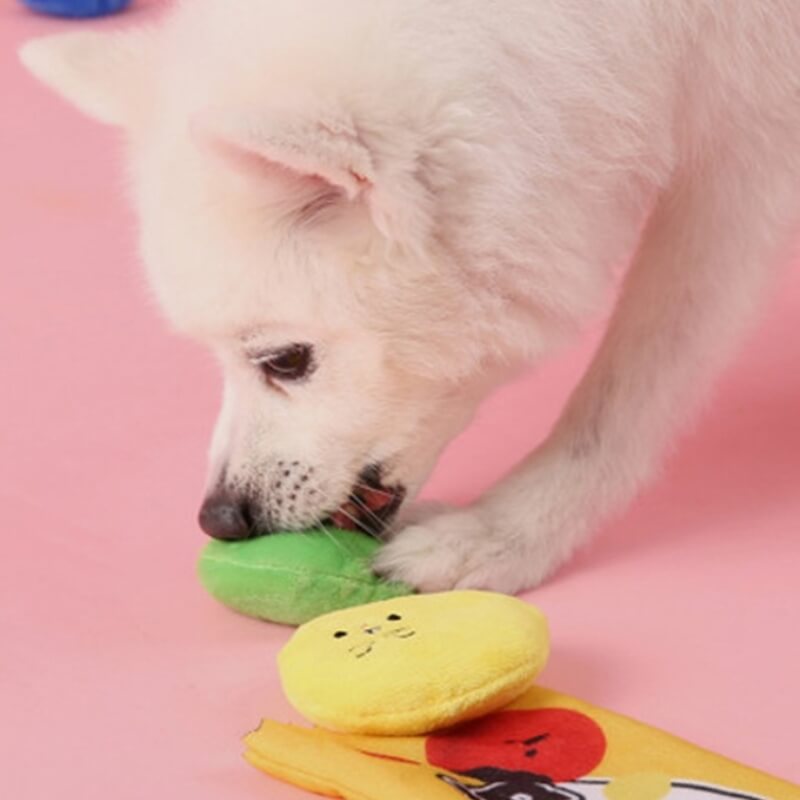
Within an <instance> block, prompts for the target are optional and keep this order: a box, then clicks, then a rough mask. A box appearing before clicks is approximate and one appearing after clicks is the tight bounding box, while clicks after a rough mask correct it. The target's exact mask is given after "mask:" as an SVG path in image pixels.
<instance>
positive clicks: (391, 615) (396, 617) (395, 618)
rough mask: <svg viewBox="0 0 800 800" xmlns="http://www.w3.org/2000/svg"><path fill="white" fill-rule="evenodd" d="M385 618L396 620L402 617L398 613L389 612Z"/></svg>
mask: <svg viewBox="0 0 800 800" xmlns="http://www.w3.org/2000/svg"><path fill="white" fill-rule="evenodd" d="M386 619H388V620H391V621H392V622H397V621H398V620H400V619H403V618H402V617H401V616H400V615H399V614H389V616H388V617H386Z"/></svg>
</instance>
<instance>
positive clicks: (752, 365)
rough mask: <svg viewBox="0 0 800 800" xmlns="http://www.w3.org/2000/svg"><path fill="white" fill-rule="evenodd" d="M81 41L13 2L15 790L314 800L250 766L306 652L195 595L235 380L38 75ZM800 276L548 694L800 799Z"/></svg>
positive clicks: (106, 137) (557, 391)
mask: <svg viewBox="0 0 800 800" xmlns="http://www.w3.org/2000/svg"><path fill="white" fill-rule="evenodd" d="M148 5H151V6H152V5H154V4H153V3H151V4H147V3H143V2H140V3H139V4H138V11H137V12H134V13H131V14H130V15H129V18H130V19H135V18H137V17H138V18H142V17H144V16H146V14H148V13H149V12H150V10H151V9H148V8H147V6H148ZM80 24H85V23H80ZM104 24H109V23H104ZM110 24H117V23H116V22H112V23H110ZM63 27H65V23H62V22H56V21H51V20H46V19H42V18H34V17H32V16H29V15H28V14H26V13H25V12H24V11H22V10H20V8H19V7H18V5H17V4H16V3H15V2H13V1H12V0H0V98H2V112H0V113H1V114H2V122H0V159H1V160H0V176H2V184H1V185H2V190H1V194H0V264H1V266H0V348H1V350H2V358H0V386H2V389H3V391H2V400H0V403H2V413H1V414H0V509H2V511H1V513H0V518H1V519H2V527H3V534H2V536H3V550H2V556H1V557H0V593H1V594H2V596H1V597H0V624H1V625H2V631H0V635H1V636H2V639H0V641H2V644H1V645H0V763H1V764H2V768H1V769H2V771H1V772H0V775H1V776H2V777H0V786H2V793H3V796H5V797H9V798H15V799H16V800H27V799H28V798H32V799H33V798H35V799H36V800H38V799H39V798H44V797H47V796H53V797H60V798H76V799H77V798H81V800H92V799H93V798H106V797H114V798H116V800H124V798H142V797H191V798H193V800H205V798H209V799H210V798H215V800H216V799H217V798H220V797H223V796H224V797H225V798H228V800H238V799H239V798H241V799H242V800H244V799H245V798H257V797H269V798H271V799H273V800H282V799H283V798H286V800H288V799H289V798H300V797H305V796H306V795H305V794H304V793H302V792H300V791H298V790H295V789H292V788H287V787H282V786H279V785H278V784H275V783H273V782H272V781H271V780H270V779H268V778H266V777H263V776H261V775H260V774H259V773H257V772H256V771H255V770H253V769H251V768H250V767H248V766H247V765H246V764H245V763H244V762H243V761H242V760H241V758H240V750H241V745H240V736H241V735H242V734H243V733H245V732H246V731H248V730H249V729H250V728H252V727H253V726H254V725H255V723H256V722H257V721H258V719H259V718H260V717H261V716H271V717H274V718H277V719H281V720H298V717H297V716H296V715H295V714H294V713H293V712H292V711H291V710H290V709H289V707H288V705H287V703H286V701H285V700H284V699H283V697H282V695H281V691H280V688H279V687H278V685H277V684H276V682H275V670H274V656H275V653H276V651H277V649H278V648H279V647H280V646H281V645H282V644H283V642H285V641H286V638H287V637H288V635H289V633H290V631H289V630H287V629H285V628H280V627H275V626H271V625H266V624H263V623H259V622H255V621H252V620H248V619H244V618H242V617H238V616H236V615H234V614H233V613H230V612H228V611H227V610H226V609H224V608H222V607H220V606H218V605H216V604H215V603H214V602H213V601H212V600H211V599H210V598H208V597H207V596H206V595H205V594H204V593H203V590H202V589H201V588H200V586H199V585H198V583H197V581H196V579H195V575H194V562H195V558H196V556H197V553H198V550H199V549H200V547H201V546H202V544H203V543H204V541H205V539H204V537H203V536H202V535H201V534H200V533H199V532H198V530H197V529H196V525H195V513H196V509H197V506H198V503H199V500H200V493H201V488H202V480H203V474H204V451H205V448H206V441H207V436H208V433H209V430H210V427H211V424H212V421H213V417H214V414H215V410H216V402H217V395H218V389H219V386H218V376H217V374H216V372H215V368H214V367H213V365H212V364H211V361H210V359H208V358H207V357H206V355H205V354H204V353H203V352H200V351H199V350H198V349H196V348H195V347H194V346H193V345H191V344H189V343H186V342H183V341H180V340H178V339H176V338H172V337H171V336H169V335H168V333H167V332H166V330H165V329H164V327H163V325H162V324H161V321H160V320H159V318H158V315H157V312H156V310H155V309H154V308H153V306H152V303H151V302H150V301H149V299H148V298H147V295H146V292H145V289H144V286H143V280H142V277H141V272H140V270H139V268H138V266H137V264H136V260H135V256H134V252H135V245H134V236H133V228H132V219H131V215H130V213H129V212H128V210H127V208H126V206H125V203H124V201H123V199H122V197H121V192H120V191H119V186H120V184H121V175H120V170H119V163H118V162H119V151H118V147H117V141H116V138H115V136H114V135H113V134H112V133H111V132H109V131H108V130H104V129H102V128H101V127H99V126H96V125H94V124H92V123H90V122H89V121H87V120H84V119H82V118H81V117H80V116H78V115H77V114H74V113H72V111H70V110H69V109H68V108H67V107H66V106H64V105H63V104H62V103H61V102H60V101H58V100H56V99H55V97H53V96H52V95H50V94H49V93H47V92H46V91H45V90H43V89H42V88H40V87H39V86H38V85H35V84H34V82H33V81H32V80H30V79H29V78H28V77H27V76H26V75H24V74H23V72H22V70H21V68H20V67H19V66H18V64H17V62H16V57H15V46H16V44H17V43H18V42H19V41H20V40H22V39H24V38H25V37H27V36H31V35H34V34H38V33H43V32H46V31H51V30H56V29H60V28H63ZM799 273H800V270H798V269H796V268H795V269H793V270H791V271H790V272H789V273H788V274H787V275H786V277H785V278H784V279H783V282H782V286H781V289H780V290H779V291H778V292H777V293H776V296H775V299H774V301H773V302H772V303H771V305H770V307H769V310H768V313H767V314H766V315H765V316H764V319H763V322H762V323H761V325H760V327H759V329H758V330H757V331H756V333H755V334H754V336H753V337H752V338H751V340H750V341H749V343H748V345H747V347H746V348H745V349H744V351H743V352H742V353H741V355H740V357H739V358H738V360H737V362H736V363H735V364H734V365H733V366H732V368H731V369H730V370H729V372H728V374H727V375H726V377H725V378H724V380H723V381H722V385H721V387H720V390H719V392H718V393H717V395H716V399H715V400H714V402H713V405H712V406H711V408H710V409H709V411H708V413H707V414H706V415H705V417H704V418H703V420H702V421H701V423H700V424H699V425H697V426H696V428H695V429H694V431H693V432H692V433H691V434H690V435H688V436H687V437H686V438H685V439H684V441H683V443H682V445H681V447H680V449H679V450H678V452H677V454H676V455H675V456H674V457H673V458H672V459H671V461H670V462H669V464H668V465H667V468H666V470H665V472H664V474H663V476H662V477H661V479H660V480H659V481H658V482H657V484H655V485H654V486H653V487H651V488H650V489H649V490H648V491H647V492H645V493H644V495H643V496H642V497H641V499H640V500H639V501H638V502H637V503H636V504H635V506H634V507H633V508H632V509H630V510H629V511H628V513H626V514H625V516H624V517H623V518H621V519H619V520H617V521H615V522H613V523H612V524H610V525H608V526H607V528H606V530H605V531H604V533H603V535H602V536H600V537H598V538H597V539H596V541H595V542H594V544H593V545H592V546H591V547H589V548H588V549H587V550H585V551H584V552H583V553H582V554H581V555H580V556H579V557H578V558H577V559H576V560H575V561H573V562H572V564H571V565H569V566H568V567H567V568H566V569H564V570H563V571H562V572H561V573H560V574H559V575H558V576H557V577H556V578H555V579H554V580H552V581H551V582H550V583H548V584H547V585H546V586H544V587H542V588H540V589H538V590H537V591H534V592H531V593H529V594H528V595H527V597H528V598H529V599H530V600H531V601H532V602H535V603H537V604H539V605H540V606H541V607H542V608H543V609H544V610H545V611H546V612H547V614H548V615H549V617H550V619H551V622H552V628H553V632H554V654H553V658H552V662H551V664H550V666H549V667H548V668H547V672H546V675H545V677H544V682H545V683H547V684H549V685H552V686H553V687H556V688H559V689H561V690H564V691H568V692H573V693H575V694H578V695H580V696H583V697H585V698H586V699H589V700H591V701H594V702H596V703H599V704H604V705H607V706H609V707H611V708H614V709H616V710H619V711H621V712H625V713H628V714H631V715H634V716H636V717H639V718H641V719H643V720H647V721H649V722H651V723H653V724H655V725H659V726H661V727H664V728H667V729H669V730H671V731H673V732H674V733H677V734H679V735H682V736H685V737H687V738H689V739H692V740H694V741H696V742H698V743H700V744H702V745H705V746H707V747H709V748H713V749H717V750H719V751H721V752H723V753H726V754H728V755H730V756H732V757H734V758H737V759H739V760H742V761H745V762H748V763H751V764H753V765H757V766H759V767H761V768H763V769H765V770H768V771H773V772H775V773H777V774H779V775H781V776H783V777H785V778H788V779H791V780H794V781H798V782H800V755H798V744H797V731H798V712H800V690H798V687H797V676H798V674H800V636H798V633H797V631H798V619H800V588H799V587H798V579H799V578H800V569H799V567H800V562H799V559H800V536H799V535H798V533H800V477H799V476H800V414H798V409H799V408H800V370H799V369H798V365H799V364H800V337H798V335H797V331H798V323H797V320H798V315H800V274H799ZM589 344H590V342H587V343H585V344H584V345H583V346H582V347H578V348H577V349H576V350H575V351H574V352H573V353H571V354H569V355H568V357H567V358H566V359H564V360H562V361H560V362H558V363H554V364H550V365H548V366H546V367H545V368H544V369H543V370H541V371H540V372H539V373H538V375H537V376H535V377H530V378H527V379H525V380H522V381H520V382H518V383H517V384H515V385H513V386H510V387H508V388H507V389H505V390H504V391H502V392H500V393H499V394H498V395H497V397H496V398H495V399H494V400H493V401H492V402H490V403H489V404H488V405H487V406H486V408H485V410H484V411H483V412H482V414H481V415H480V418H479V420H478V421H477V422H476V424H475V425H474V426H473V427H472V429H471V430H470V431H469V432H468V433H467V434H466V435H464V436H463V437H461V439H459V440H458V441H457V442H456V443H455V444H454V445H453V447H452V448H451V449H450V451H449V452H448V454H447V456H446V457H445V458H444V460H443V461H442V463H441V467H440V469H439V470H438V472H437V473H436V476H435V478H434V479H433V481H432V483H431V486H430V489H429V493H430V494H434V495H438V496H441V497H445V498H450V499H453V498H455V499H464V498H468V497H470V496H472V495H474V493H475V492H476V491H478V490H479V489H480V488H481V487H483V486H485V485H486V484H488V483H489V482H490V481H492V480H493V479H494V478H495V477H496V476H497V475H499V474H500V473H501V472H502V471H503V470H504V469H506V468H507V467H508V465H510V464H511V463H512V462H513V461H514V459H516V458H518V457H519V456H520V455H521V454H522V453H523V452H524V451H525V450H526V449H527V448H528V447H529V446H530V445H531V444H532V443H534V442H536V441H537V440H538V439H540V438H541V436H542V435H543V433H544V432H545V431H546V429H547V427H548V425H549V424H550V423H551V421H552V419H553V417H554V415H555V414H556V412H557V409H558V408H559V406H560V404H561V402H562V401H563V399H564V397H565V395H566V393H567V391H568V389H569V387H570V386H571V385H572V384H573V383H574V381H575V379H576V376H577V375H578V374H579V371H580V369H581V367H582V365H583V364H584V363H585V360H586V354H587V352H588V346H589Z"/></svg>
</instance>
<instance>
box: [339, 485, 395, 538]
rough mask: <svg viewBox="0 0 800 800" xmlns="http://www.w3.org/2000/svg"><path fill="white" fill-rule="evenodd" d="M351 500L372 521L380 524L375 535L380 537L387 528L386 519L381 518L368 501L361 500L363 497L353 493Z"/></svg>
mask: <svg viewBox="0 0 800 800" xmlns="http://www.w3.org/2000/svg"><path fill="white" fill-rule="evenodd" d="M350 501H351V502H352V503H353V505H355V506H357V507H358V508H359V509H360V510H361V511H363V512H364V513H365V514H366V515H367V516H368V517H370V518H371V520H370V521H372V522H374V523H375V524H376V525H377V526H378V527H377V530H376V531H375V534H374V535H375V536H376V537H378V538H380V536H381V534H382V533H383V531H384V529H385V528H386V520H384V519H381V517H379V516H378V515H377V514H376V513H375V512H374V511H373V510H372V509H371V508H370V507H369V506H368V505H367V504H366V503H364V501H363V500H361V498H359V497H356V496H355V495H351V497H350ZM348 516H349V515H348Z"/></svg>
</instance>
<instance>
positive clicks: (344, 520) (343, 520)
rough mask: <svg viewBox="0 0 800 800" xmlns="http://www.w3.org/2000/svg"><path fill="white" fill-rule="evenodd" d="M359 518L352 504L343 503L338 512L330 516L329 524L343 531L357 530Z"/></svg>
mask: <svg viewBox="0 0 800 800" xmlns="http://www.w3.org/2000/svg"><path fill="white" fill-rule="evenodd" d="M360 518H361V517H360V514H359V510H358V509H357V508H356V506H355V505H354V504H353V503H345V504H344V505H343V506H342V507H341V508H340V509H339V510H338V511H334V512H333V514H331V522H332V523H333V524H334V525H335V526H336V527H337V528H341V529H342V530H345V531H354V530H357V529H358V525H357V522H358V521H359V520H360Z"/></svg>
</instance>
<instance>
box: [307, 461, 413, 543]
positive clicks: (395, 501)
mask: <svg viewBox="0 0 800 800" xmlns="http://www.w3.org/2000/svg"><path fill="white" fill-rule="evenodd" d="M381 473H382V470H381V468H380V466H374V465H373V466H369V467H367V468H366V469H365V470H363V471H362V472H361V474H360V475H359V476H358V479H357V480H356V482H355V483H354V484H353V488H352V490H351V491H350V495H349V497H348V498H347V500H345V502H344V503H342V504H341V505H340V506H339V508H337V509H336V511H334V512H333V513H332V514H331V515H330V516H329V517H328V518H327V519H326V520H324V521H323V524H326V523H330V524H331V525H333V526H335V527H337V528H342V529H344V530H350V531H361V532H362V533H367V534H369V535H370V536H375V537H378V536H380V535H381V534H382V533H383V532H384V531H385V530H386V528H387V527H388V526H389V524H390V523H391V521H392V519H394V516H395V514H397V511H398V509H399V508H400V506H401V505H402V503H403V500H404V498H405V496H406V489H405V487H404V486H401V485H395V486H386V485H385V484H384V483H383V480H382V476H381Z"/></svg>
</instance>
